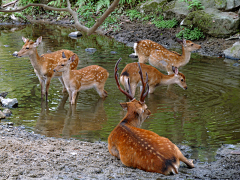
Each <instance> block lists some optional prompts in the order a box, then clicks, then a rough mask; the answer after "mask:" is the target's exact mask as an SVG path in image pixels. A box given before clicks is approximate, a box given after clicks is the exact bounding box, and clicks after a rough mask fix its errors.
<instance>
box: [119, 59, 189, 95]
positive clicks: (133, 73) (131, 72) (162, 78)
mask: <svg viewBox="0 0 240 180" xmlns="http://www.w3.org/2000/svg"><path fill="white" fill-rule="evenodd" d="M140 66H141V68H142V71H143V77H144V79H145V78H146V76H145V75H144V74H145V73H147V74H148V85H149V93H153V92H154V90H155V88H156V87H157V86H161V85H170V84H178V85H179V86H180V87H181V88H183V89H185V90H186V89H187V84H186V78H185V76H184V74H182V73H180V72H178V68H177V67H174V66H173V67H172V71H173V73H174V74H171V75H165V74H162V73H161V72H159V71H158V70H157V69H156V68H154V67H152V66H150V65H147V64H142V63H140ZM138 71H139V68H138V64H137V63H130V64H127V65H126V66H125V68H124V69H123V70H122V72H121V76H120V82H121V84H122V85H123V86H124V88H125V90H127V91H129V89H128V79H129V81H130V87H131V90H132V95H133V96H135V92H136V88H137V86H138V84H140V83H141V78H140V76H139V74H138Z"/></svg>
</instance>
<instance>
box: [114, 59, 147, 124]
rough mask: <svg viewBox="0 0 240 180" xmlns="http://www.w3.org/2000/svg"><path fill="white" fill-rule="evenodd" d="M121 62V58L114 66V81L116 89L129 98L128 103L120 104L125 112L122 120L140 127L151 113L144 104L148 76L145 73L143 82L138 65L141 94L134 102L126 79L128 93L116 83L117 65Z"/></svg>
mask: <svg viewBox="0 0 240 180" xmlns="http://www.w3.org/2000/svg"><path fill="white" fill-rule="evenodd" d="M120 61H121V58H120V59H119V60H118V61H117V63H116V65H115V80H116V83H117V86H118V89H119V90H120V91H121V92H122V93H123V94H125V95H126V96H127V98H129V100H130V102H125V103H120V105H121V106H122V108H123V109H125V110H127V115H126V117H125V118H123V120H122V122H123V121H126V122H128V123H130V124H131V125H132V126H135V127H140V126H141V124H142V123H143V122H144V120H145V119H146V118H147V117H148V116H149V115H150V114H151V111H150V110H148V109H147V105H146V104H145V102H144V99H145V97H146V96H147V94H148V91H149V86H148V83H147V81H148V75H147V73H146V80H145V82H144V80H143V74H142V69H141V66H140V64H139V63H138V67H139V75H140V76H141V81H142V86H143V88H142V92H141V96H140V101H138V100H136V99H135V98H134V97H133V96H132V93H131V87H130V83H129V79H128V86H129V93H128V92H126V91H124V90H123V89H122V88H121V86H120V84H119V81H118V73H117V72H118V64H119V62H120Z"/></svg>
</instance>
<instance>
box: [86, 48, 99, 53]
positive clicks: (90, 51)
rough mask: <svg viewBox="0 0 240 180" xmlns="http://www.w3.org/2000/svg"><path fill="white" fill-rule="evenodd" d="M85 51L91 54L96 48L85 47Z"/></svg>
mask: <svg viewBox="0 0 240 180" xmlns="http://www.w3.org/2000/svg"><path fill="white" fill-rule="evenodd" d="M85 51H86V52H89V53H91V54H93V53H95V52H96V51H97V49H96V48H86V49H85Z"/></svg>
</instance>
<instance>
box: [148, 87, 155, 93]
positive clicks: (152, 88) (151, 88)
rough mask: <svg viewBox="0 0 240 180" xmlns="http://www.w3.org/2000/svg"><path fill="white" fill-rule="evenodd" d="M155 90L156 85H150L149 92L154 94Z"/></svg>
mask: <svg viewBox="0 0 240 180" xmlns="http://www.w3.org/2000/svg"><path fill="white" fill-rule="evenodd" d="M154 91H155V87H154V86H150V87H149V93H151V94H152V93H153V92H154Z"/></svg>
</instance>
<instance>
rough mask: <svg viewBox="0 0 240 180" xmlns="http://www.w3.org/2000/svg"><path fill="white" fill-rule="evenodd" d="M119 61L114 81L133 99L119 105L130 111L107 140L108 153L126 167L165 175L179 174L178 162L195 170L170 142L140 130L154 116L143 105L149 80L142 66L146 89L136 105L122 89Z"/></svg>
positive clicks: (152, 133) (150, 132)
mask: <svg viewBox="0 0 240 180" xmlns="http://www.w3.org/2000/svg"><path fill="white" fill-rule="evenodd" d="M120 60H121V58H120V59H119V60H118V61H117V63H116V65H115V79H116V83H117V86H118V88H119V90H120V91H121V92H122V93H123V94H125V95H126V96H127V97H128V98H129V99H130V102H126V103H120V105H121V106H122V108H123V109H127V114H126V116H125V117H124V118H123V119H122V120H121V121H120V123H119V124H118V125H117V126H116V127H115V128H114V130H113V131H112V132H111V134H110V135H109V137H108V150H109V152H110V153H111V154H112V155H113V156H116V157H117V158H119V159H120V160H121V161H122V163H123V164H124V165H126V166H129V167H134V168H138V169H141V170H144V171H149V172H157V173H161V174H164V175H168V174H170V173H178V168H179V164H180V162H179V161H183V162H184V163H185V164H187V165H188V167H190V168H193V167H194V165H193V163H192V162H190V161H188V160H187V158H185V157H184V156H183V154H182V153H181V151H180V150H179V149H178V147H177V146H176V145H175V144H173V143H172V142H171V141H170V140H169V139H167V138H164V137H161V136H159V135H158V134H156V133H154V132H152V131H149V130H145V129H140V127H141V124H142V123H143V122H144V120H145V119H146V118H148V116H149V115H150V114H151V111H150V110H148V109H147V105H146V104H145V103H144V99H145V97H146V96H147V94H148V84H147V80H148V76H147V74H146V81H145V82H144V81H143V75H142V70H141V66H140V65H139V69H140V71H139V74H140V77H141V81H142V85H143V88H142V92H141V96H140V101H137V100H136V99H134V97H133V95H132V94H131V88H130V87H129V88H130V91H129V93H128V92H126V91H124V90H123V89H122V88H121V86H120V84H119V82H118V74H117V71H118V67H117V66H118V64H119V62H120ZM145 90H146V91H145Z"/></svg>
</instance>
